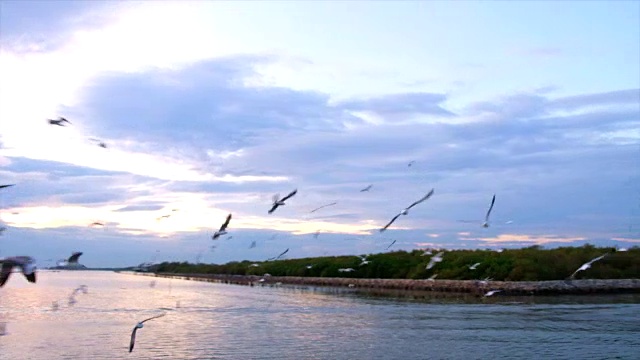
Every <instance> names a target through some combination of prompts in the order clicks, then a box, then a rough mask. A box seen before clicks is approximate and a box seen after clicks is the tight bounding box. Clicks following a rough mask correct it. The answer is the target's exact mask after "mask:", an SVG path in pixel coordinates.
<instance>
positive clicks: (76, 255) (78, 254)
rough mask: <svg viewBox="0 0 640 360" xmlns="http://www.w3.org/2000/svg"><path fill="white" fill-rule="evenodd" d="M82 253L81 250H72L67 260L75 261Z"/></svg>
mask: <svg viewBox="0 0 640 360" xmlns="http://www.w3.org/2000/svg"><path fill="white" fill-rule="evenodd" d="M81 255H82V252H74V253H73V254H72V255H71V256H70V257H69V259H68V260H67V262H70V263H77V262H78V259H79V258H80V256H81Z"/></svg>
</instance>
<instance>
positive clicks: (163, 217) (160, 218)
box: [156, 214, 171, 220]
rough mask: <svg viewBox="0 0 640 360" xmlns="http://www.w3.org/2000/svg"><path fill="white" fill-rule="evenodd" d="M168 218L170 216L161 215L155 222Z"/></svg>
mask: <svg viewBox="0 0 640 360" xmlns="http://www.w3.org/2000/svg"><path fill="white" fill-rule="evenodd" d="M170 216H171V214H167V215H162V216H160V217H158V218H156V220H162V219H167V218H169V217H170Z"/></svg>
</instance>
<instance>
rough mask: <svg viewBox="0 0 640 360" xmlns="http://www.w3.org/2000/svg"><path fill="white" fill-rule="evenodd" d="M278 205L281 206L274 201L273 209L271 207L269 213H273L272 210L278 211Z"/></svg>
mask: <svg viewBox="0 0 640 360" xmlns="http://www.w3.org/2000/svg"><path fill="white" fill-rule="evenodd" d="M278 206H280V205H278V204H277V203H273V206H272V207H271V209H269V214H271V213H272V212H274V211H276V209H277V208H278Z"/></svg>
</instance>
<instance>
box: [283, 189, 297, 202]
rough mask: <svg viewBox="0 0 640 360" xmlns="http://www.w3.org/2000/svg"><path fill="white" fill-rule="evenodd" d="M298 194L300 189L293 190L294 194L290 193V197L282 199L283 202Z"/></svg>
mask: <svg viewBox="0 0 640 360" xmlns="http://www.w3.org/2000/svg"><path fill="white" fill-rule="evenodd" d="M296 193H298V189H295V190H293V191H292V192H290V193H289V195H287V196H285V197H283V198H282V201H286V200H287V199H288V198H290V197H292V196H293V195H295V194H296Z"/></svg>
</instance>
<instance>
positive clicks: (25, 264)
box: [0, 256, 36, 287]
mask: <svg viewBox="0 0 640 360" xmlns="http://www.w3.org/2000/svg"><path fill="white" fill-rule="evenodd" d="M0 262H2V270H1V271H0V287H2V286H4V284H5V283H6V282H7V280H9V276H11V270H13V268H14V267H16V266H17V267H19V268H20V270H21V271H22V274H24V277H26V278H27V281H29V282H31V283H35V282H36V261H35V259H34V258H32V257H31V256H12V257H8V258H5V259H2V260H0Z"/></svg>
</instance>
